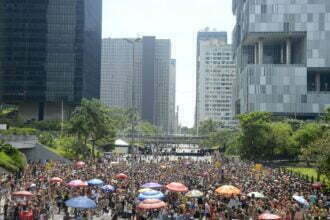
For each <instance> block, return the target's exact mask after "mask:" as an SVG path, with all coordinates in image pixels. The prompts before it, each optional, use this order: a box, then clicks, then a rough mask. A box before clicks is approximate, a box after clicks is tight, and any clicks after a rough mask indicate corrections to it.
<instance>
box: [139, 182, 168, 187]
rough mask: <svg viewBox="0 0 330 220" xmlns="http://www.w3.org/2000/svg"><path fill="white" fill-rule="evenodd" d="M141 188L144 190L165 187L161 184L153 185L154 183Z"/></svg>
mask: <svg viewBox="0 0 330 220" xmlns="http://www.w3.org/2000/svg"><path fill="white" fill-rule="evenodd" d="M141 187H142V188H161V187H163V186H162V185H160V184H159V183H153V182H151V183H146V184H143V185H142V186H141Z"/></svg>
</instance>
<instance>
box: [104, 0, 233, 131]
mask: <svg viewBox="0 0 330 220" xmlns="http://www.w3.org/2000/svg"><path fill="white" fill-rule="evenodd" d="M231 1H232V0H103V37H115V38H117V37H126V38H127V37H142V36H143V35H153V36H156V37H157V38H164V39H171V42H172V58H175V59H176V60H177V95H176V103H177V105H178V106H179V107H180V115H179V116H180V123H181V124H182V125H185V126H189V127H192V126H193V124H194V113H195V93H196V89H195V78H196V38H197V32H198V31H199V30H202V29H204V28H205V27H210V28H211V30H212V29H213V28H215V29H216V30H218V31H227V32H228V37H229V39H231V31H232V30H233V27H234V21H235V20H234V17H233V15H232V11H231Z"/></svg>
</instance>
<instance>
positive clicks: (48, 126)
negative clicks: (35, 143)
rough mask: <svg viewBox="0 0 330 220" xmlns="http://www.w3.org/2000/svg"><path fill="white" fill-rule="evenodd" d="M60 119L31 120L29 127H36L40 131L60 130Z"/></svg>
mask: <svg viewBox="0 0 330 220" xmlns="http://www.w3.org/2000/svg"><path fill="white" fill-rule="evenodd" d="M61 124H62V122H61V120H44V121H32V122H31V123H30V124H29V127H32V128H35V129H38V130H40V131H60V130H61Z"/></svg>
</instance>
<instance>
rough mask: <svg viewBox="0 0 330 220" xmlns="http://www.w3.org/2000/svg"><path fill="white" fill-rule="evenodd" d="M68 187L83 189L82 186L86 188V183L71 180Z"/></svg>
mask: <svg viewBox="0 0 330 220" xmlns="http://www.w3.org/2000/svg"><path fill="white" fill-rule="evenodd" d="M68 186H71V187H83V186H88V183H87V182H84V181H82V180H72V181H70V182H69V183H68Z"/></svg>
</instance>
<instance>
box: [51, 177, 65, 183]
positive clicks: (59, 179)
mask: <svg viewBox="0 0 330 220" xmlns="http://www.w3.org/2000/svg"><path fill="white" fill-rule="evenodd" d="M49 182H51V183H61V182H63V180H62V179H61V178H59V177H53V178H51V179H50V180H49Z"/></svg>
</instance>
